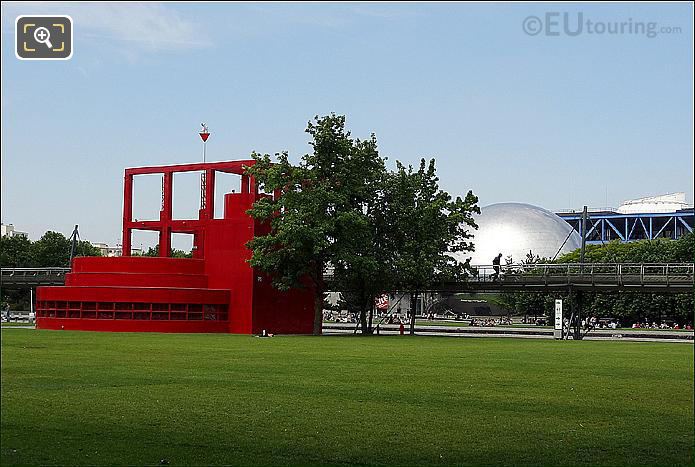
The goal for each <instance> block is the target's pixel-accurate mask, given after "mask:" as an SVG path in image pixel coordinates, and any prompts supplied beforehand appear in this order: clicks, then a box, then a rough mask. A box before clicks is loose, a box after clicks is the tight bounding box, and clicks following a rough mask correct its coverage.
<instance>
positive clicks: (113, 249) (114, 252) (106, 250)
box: [91, 242, 142, 258]
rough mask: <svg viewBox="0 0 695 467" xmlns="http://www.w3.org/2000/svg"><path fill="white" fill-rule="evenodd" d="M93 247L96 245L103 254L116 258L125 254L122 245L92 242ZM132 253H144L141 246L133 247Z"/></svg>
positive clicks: (136, 254) (135, 254)
mask: <svg viewBox="0 0 695 467" xmlns="http://www.w3.org/2000/svg"><path fill="white" fill-rule="evenodd" d="M91 243H92V246H93V247H96V248H98V249H99V251H100V252H101V256H106V257H109V258H114V257H118V256H123V248H122V247H121V245H116V246H109V245H108V244H107V243H99V242H91ZM130 251H132V254H133V255H134V256H139V255H142V249H141V248H135V247H133V248H131V249H130Z"/></svg>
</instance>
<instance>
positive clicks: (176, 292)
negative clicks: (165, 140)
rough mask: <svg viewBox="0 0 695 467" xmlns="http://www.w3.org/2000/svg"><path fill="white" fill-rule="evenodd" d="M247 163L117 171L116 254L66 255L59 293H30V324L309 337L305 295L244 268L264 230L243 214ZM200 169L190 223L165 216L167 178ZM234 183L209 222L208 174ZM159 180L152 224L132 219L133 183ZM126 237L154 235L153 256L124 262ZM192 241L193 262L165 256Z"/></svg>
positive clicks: (250, 188)
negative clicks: (174, 240)
mask: <svg viewBox="0 0 695 467" xmlns="http://www.w3.org/2000/svg"><path fill="white" fill-rule="evenodd" d="M254 162H255V161H253V160H240V161H228V162H212V163H200V164H185V165H169V166H161V167H137V168H129V169H126V171H125V180H124V193H123V256H122V257H118V258H102V257H81V258H75V259H74V260H73V263H72V270H71V272H70V273H68V274H67V275H66V280H65V286H64V287H39V288H38V289H37V307H36V308H37V327H38V328H40V329H76V330H96V331H159V332H232V333H243V334H251V333H254V334H255V333H259V332H261V330H263V329H265V330H267V331H269V332H274V333H288V334H289V333H293V334H309V333H311V332H312V329H313V291H312V290H311V289H309V288H307V289H297V290H291V291H287V292H280V291H278V290H275V289H274V288H273V287H271V284H270V279H269V278H268V277H267V276H265V275H264V274H261V273H259V272H258V271H255V270H254V269H253V268H251V267H250V265H249V264H248V260H249V259H250V257H251V252H250V251H249V249H248V248H247V247H246V243H247V242H248V241H249V240H251V239H252V238H253V236H254V235H262V234H264V233H266V232H267V229H268V227H267V226H266V225H264V224H261V223H259V222H258V221H255V220H254V219H252V218H251V217H250V216H249V215H248V214H247V213H246V211H247V210H248V209H250V208H251V206H252V204H253V202H254V201H256V200H257V199H258V198H259V197H260V196H268V195H264V194H259V193H258V189H257V186H256V183H255V181H254V179H253V177H251V176H249V175H248V174H246V169H245V167H248V166H251V165H253V164H254ZM198 171H199V172H201V173H202V174H203V176H202V177H201V208H200V210H199V212H198V219H185V220H181V219H173V216H172V208H173V203H172V200H173V186H174V174H175V173H181V172H198ZM217 172H225V173H232V174H237V175H240V176H241V192H240V193H227V194H226V195H225V196H224V217H223V218H222V219H215V217H214V212H215V205H214V203H215V196H214V195H215V174H216V173H217ZM145 174H162V176H163V184H162V209H161V211H160V213H159V219H158V220H145V221H139V220H133V177H135V176H137V175H145ZM133 230H149V231H156V232H159V257H158V258H150V257H139V256H131V242H132V232H133ZM173 233H187V234H192V235H193V258H192V259H187V258H170V257H169V255H170V252H171V235H172V234H173Z"/></svg>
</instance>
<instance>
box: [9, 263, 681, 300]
mask: <svg viewBox="0 0 695 467" xmlns="http://www.w3.org/2000/svg"><path fill="white" fill-rule="evenodd" d="M499 268H500V272H499V275H497V274H496V272H495V266H493V265H485V266H476V267H474V270H473V275H472V276H469V277H468V278H467V279H466V280H463V281H456V282H440V283H437V284H433V285H431V286H430V287H427V288H426V289H425V290H422V292H425V291H427V292H500V291H523V290H526V291H541V290H545V289H563V288H564V289H576V290H593V291H601V290H605V291H632V292H662V293H684V292H692V291H693V290H695V288H694V287H695V274H694V269H695V264H693V263H655V264H649V263H639V264H632V263H610V264H609V263H584V264H580V263H567V264H511V265H502V266H499ZM68 272H70V269H69V268H2V274H1V275H0V279H1V282H2V288H7V289H12V288H14V289H21V288H29V287H37V286H42V285H63V284H64V283H65V274H66V273H68ZM326 280H327V281H328V282H329V283H330V280H331V275H330V274H327V275H326Z"/></svg>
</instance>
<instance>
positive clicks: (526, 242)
mask: <svg viewBox="0 0 695 467" xmlns="http://www.w3.org/2000/svg"><path fill="white" fill-rule="evenodd" d="M475 222H476V223H477V224H478V230H476V231H475V237H474V238H473V243H474V244H475V251H474V252H472V253H467V254H461V253H458V254H457V257H458V258H459V259H463V260H465V259H466V258H469V257H470V258H471V264H473V265H484V264H492V260H493V258H494V257H495V256H497V255H498V254H499V253H502V264H504V263H505V260H506V258H507V257H508V256H511V257H512V261H513V262H514V263H520V262H522V261H524V260H525V259H526V255H527V254H528V253H529V251H531V252H533V255H534V256H536V255H538V256H540V257H541V258H553V257H554V256H555V254H556V253H557V252H558V250H560V253H559V254H558V257H559V256H560V255H562V254H564V253H569V252H571V251H574V250H576V249H577V248H580V247H581V236H580V235H579V234H578V233H577V232H572V227H570V225H569V224H568V223H567V222H565V221H564V220H562V219H561V218H560V217H559V216H557V215H556V214H554V213H552V212H550V211H548V210H546V209H543V208H540V207H538V206H532V205H530V204H524V203H498V204H491V205H489V206H485V207H484V208H481V210H480V215H476V216H475ZM570 232H572V233H571V234H570ZM568 235H569V238H568ZM565 240H567V241H566V242H565ZM563 242H565V244H564V246H562V244H563ZM561 246H562V248H560V247H561Z"/></svg>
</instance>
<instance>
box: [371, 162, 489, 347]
mask: <svg viewBox="0 0 695 467" xmlns="http://www.w3.org/2000/svg"><path fill="white" fill-rule="evenodd" d="M477 202H478V198H477V197H476V196H475V195H474V194H473V193H472V192H471V191H469V192H468V194H467V195H466V197H465V198H463V199H462V198H461V197H457V198H456V199H452V197H451V195H450V194H449V193H447V192H445V191H443V190H441V189H440V188H439V178H438V177H437V174H436V167H435V161H434V159H432V160H430V161H429V163H427V162H426V161H425V159H422V160H421V161H420V168H419V169H418V170H417V171H415V170H413V167H412V166H409V167H407V168H406V167H405V166H403V165H402V164H401V163H397V170H396V172H395V173H393V174H392V175H391V176H390V177H389V182H388V183H387V186H386V193H385V196H384V203H383V204H382V206H381V209H382V213H380V217H381V218H382V219H384V221H383V222H384V223H385V224H387V225H390V226H391V229H390V231H389V232H388V234H389V237H388V240H387V241H388V245H387V247H386V248H387V251H388V252H389V253H390V254H392V255H393V260H392V262H393V264H392V267H393V268H394V285H395V288H396V289H398V290H403V291H409V292H410V295H411V313H410V318H411V319H410V333H411V334H414V333H415V306H416V303H417V299H418V297H419V295H420V293H421V291H422V290H425V289H426V288H427V287H428V286H429V285H430V284H433V283H436V282H440V281H450V280H462V279H464V278H465V276H466V275H467V272H468V271H470V264H469V262H468V261H466V262H465V263H459V262H458V261H457V260H456V259H455V258H454V257H453V255H452V253H454V252H459V251H473V248H474V247H473V244H472V242H471V241H469V240H470V239H471V238H472V237H473V234H472V230H473V229H476V228H477V225H476V224H475V222H474V221H473V213H478V214H479V213H480V208H479V207H478V205H477Z"/></svg>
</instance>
